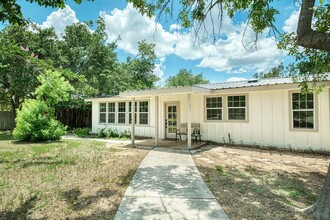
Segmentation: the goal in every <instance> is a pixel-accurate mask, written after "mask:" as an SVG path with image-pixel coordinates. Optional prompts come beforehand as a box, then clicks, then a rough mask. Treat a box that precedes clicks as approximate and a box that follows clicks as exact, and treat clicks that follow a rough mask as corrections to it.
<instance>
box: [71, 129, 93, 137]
mask: <svg viewBox="0 0 330 220" xmlns="http://www.w3.org/2000/svg"><path fill="white" fill-rule="evenodd" d="M89 131H90V129H89V128H76V129H74V131H73V133H74V134H75V135H77V136H78V137H87V136H88V135H89Z"/></svg>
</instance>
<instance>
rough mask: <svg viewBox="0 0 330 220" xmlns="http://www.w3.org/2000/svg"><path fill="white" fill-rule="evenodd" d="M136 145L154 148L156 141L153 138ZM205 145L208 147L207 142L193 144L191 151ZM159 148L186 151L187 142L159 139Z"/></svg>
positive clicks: (140, 141)
mask: <svg viewBox="0 0 330 220" xmlns="http://www.w3.org/2000/svg"><path fill="white" fill-rule="evenodd" d="M135 145H137V146H146V147H154V146H155V139H154V138H151V139H145V140H138V141H136V142H135ZM204 145H206V142H205V141H201V142H198V143H192V144H191V148H190V149H195V148H199V147H201V146H204ZM157 147H164V148H172V149H186V148H187V141H175V140H173V139H159V140H158V145H157Z"/></svg>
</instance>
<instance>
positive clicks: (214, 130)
mask: <svg viewBox="0 0 330 220" xmlns="http://www.w3.org/2000/svg"><path fill="white" fill-rule="evenodd" d="M322 84H325V90H324V91H323V92H322V93H320V94H310V95H303V94H301V93H300V89H299V83H296V82H294V81H293V80H292V79H291V78H276V79H259V80H246V81H238V82H223V83H212V84H207V85H193V86H184V87H173V88H161V89H151V90H142V91H126V92H121V93H120V94H119V95H117V96H112V97H95V98H87V99H86V101H90V102H92V132H93V133H97V132H98V129H101V128H112V129H117V130H118V131H124V130H129V131H131V132H132V133H133V136H134V134H135V135H137V136H143V137H151V138H154V139H155V145H157V144H158V141H159V139H169V138H176V129H177V128H179V127H180V126H181V124H183V123H185V124H186V127H187V130H188V134H190V133H191V132H192V129H191V125H192V124H196V123H198V124H199V125H200V133H201V135H202V139H203V140H208V141H213V142H219V143H222V142H223V141H224V140H225V141H227V142H228V138H229V136H230V138H231V140H232V141H234V143H242V144H249V145H255V144H258V145H265V146H277V147H292V148H297V147H299V148H310V147H313V148H314V149H325V150H326V151H330V110H329V109H330V81H323V82H322ZM132 103H135V104H134V105H135V108H132ZM133 112H134V113H135V114H132V113H133ZM133 121H134V123H133V124H132V122H133ZM191 144H192V143H191V136H190V135H187V145H188V147H191Z"/></svg>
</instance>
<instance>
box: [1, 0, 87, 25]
mask: <svg viewBox="0 0 330 220" xmlns="http://www.w3.org/2000/svg"><path fill="white" fill-rule="evenodd" d="M74 1H75V2H76V3H78V4H80V3H81V1H82V0H74ZM29 2H31V3H33V2H35V3H38V5H40V6H44V7H52V8H56V7H59V8H64V7H65V0H29ZM0 21H1V22H6V21H9V23H13V24H16V23H18V24H24V23H26V22H27V21H26V20H25V19H24V17H23V14H22V11H21V6H20V5H19V4H18V3H17V0H6V1H1V2H0Z"/></svg>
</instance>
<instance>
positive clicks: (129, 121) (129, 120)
mask: <svg viewBox="0 0 330 220" xmlns="http://www.w3.org/2000/svg"><path fill="white" fill-rule="evenodd" d="M128 111H129V115H128V123H129V124H132V102H129V103H128ZM136 112H137V102H135V120H134V121H135V124H136V121H137V119H136V118H137V115H136Z"/></svg>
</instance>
